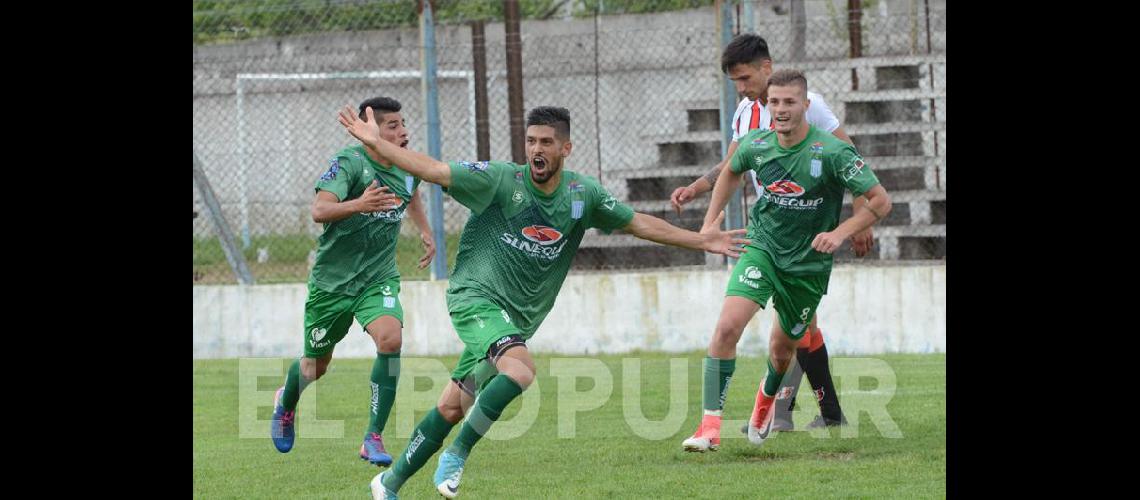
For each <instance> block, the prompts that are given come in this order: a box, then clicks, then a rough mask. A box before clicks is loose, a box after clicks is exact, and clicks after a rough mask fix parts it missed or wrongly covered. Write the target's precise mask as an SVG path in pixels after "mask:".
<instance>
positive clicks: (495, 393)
mask: <svg viewBox="0 0 1140 500" xmlns="http://www.w3.org/2000/svg"><path fill="white" fill-rule="evenodd" d="M522 392H523V388H522V387H521V386H519V384H518V382H515V381H514V379H512V378H510V377H508V376H506V375H503V374H501V373H500V374H498V375H495V378H493V379H491V382H489V383H488V384H487V387H486V388H484V389H483V390H482V391H480V392H479V397H478V399H476V401H475V405H473V406H472V407H471V411H470V412H469V413H468V415H467V420H466V421H464V422H463V427H462V428H461V429H459V435H458V436H455V441H454V442H452V443H451V446H450V447H448V448H447V451H450V452H452V453H454V454H456V455H459V456H460V457H463V458H467V454H468V453H471V447H473V446H475V443H477V442H479V439H480V438H482V437H483V434H486V433H487V430H488V429H490V428H491V424H493V423H495V421H496V420H498V419H499V416H500V415H502V414H503V409H504V408H506V407H507V405H508V404H510V402H511V401H512V400H514V399H515V398H517V397H518V396H519V394H522Z"/></svg>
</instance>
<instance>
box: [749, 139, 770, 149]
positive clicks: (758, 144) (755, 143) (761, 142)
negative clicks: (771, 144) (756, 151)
mask: <svg viewBox="0 0 1140 500" xmlns="http://www.w3.org/2000/svg"><path fill="white" fill-rule="evenodd" d="M752 145H753V146H756V147H761V148H763V147H768V141H766V140H764V139H752Z"/></svg>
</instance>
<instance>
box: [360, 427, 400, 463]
mask: <svg viewBox="0 0 1140 500" xmlns="http://www.w3.org/2000/svg"><path fill="white" fill-rule="evenodd" d="M360 459H361V460H367V461H368V463H371V464H373V465H378V466H380V467H387V466H389V465H392V455H389V454H388V451H387V450H385V449H384V438H382V437H380V435H379V434H377V433H375V432H369V433H368V434H367V435H366V436H364V444H362V445H360Z"/></svg>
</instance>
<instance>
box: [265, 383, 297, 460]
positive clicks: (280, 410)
mask: <svg viewBox="0 0 1140 500" xmlns="http://www.w3.org/2000/svg"><path fill="white" fill-rule="evenodd" d="M284 392H285V388H284V387H282V388H280V389H277V395H276V396H274V397H273V419H272V420H270V421H269V437H270V438H272V439H273V446H275V447H276V448H277V451H280V452H281V453H289V450H292V449H293V437H294V435H295V434H294V431H293V423H294V422H293V417H295V416H296V414H297V412H296V411H285V407H284V406H281V395H282V394H283V393H284Z"/></svg>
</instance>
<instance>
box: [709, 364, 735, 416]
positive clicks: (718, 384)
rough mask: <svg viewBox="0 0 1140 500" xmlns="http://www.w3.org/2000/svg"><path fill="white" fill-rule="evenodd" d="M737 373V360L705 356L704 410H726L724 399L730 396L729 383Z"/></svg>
mask: <svg viewBox="0 0 1140 500" xmlns="http://www.w3.org/2000/svg"><path fill="white" fill-rule="evenodd" d="M735 371H736V358H733V359H720V358H714V357H712V356H705V376H704V388H703V390H702V395H703V396H704V408H705V410H706V411H721V410H723V409H724V397H725V396H726V395H728V383H729V382H732V374H733V372H735Z"/></svg>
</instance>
